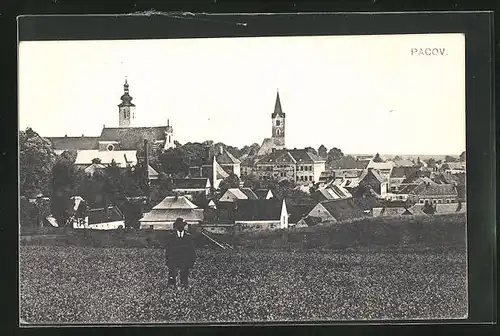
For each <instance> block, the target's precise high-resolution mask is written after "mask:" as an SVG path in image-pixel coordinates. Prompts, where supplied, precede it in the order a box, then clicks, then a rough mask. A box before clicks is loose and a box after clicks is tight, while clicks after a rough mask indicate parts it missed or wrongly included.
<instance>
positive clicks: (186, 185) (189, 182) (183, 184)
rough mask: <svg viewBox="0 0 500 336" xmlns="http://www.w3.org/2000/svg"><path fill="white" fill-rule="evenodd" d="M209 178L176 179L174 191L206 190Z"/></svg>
mask: <svg viewBox="0 0 500 336" xmlns="http://www.w3.org/2000/svg"><path fill="white" fill-rule="evenodd" d="M207 182H208V178H206V177H193V178H185V179H174V180H173V184H174V188H173V189H205V188H206V187H207Z"/></svg>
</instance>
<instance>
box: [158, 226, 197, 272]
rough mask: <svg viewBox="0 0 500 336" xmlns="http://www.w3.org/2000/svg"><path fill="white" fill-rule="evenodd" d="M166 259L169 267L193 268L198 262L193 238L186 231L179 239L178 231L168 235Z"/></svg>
mask: <svg viewBox="0 0 500 336" xmlns="http://www.w3.org/2000/svg"><path fill="white" fill-rule="evenodd" d="M165 259H166V261H167V266H168V267H169V268H171V267H174V266H175V267H177V268H191V267H193V266H194V262H195V260H196V251H195V247H194V240H193V236H191V235H190V234H189V233H188V232H186V231H184V236H183V237H182V238H181V237H178V233H177V230H174V231H172V232H169V233H168V236H167V239H166V242H165Z"/></svg>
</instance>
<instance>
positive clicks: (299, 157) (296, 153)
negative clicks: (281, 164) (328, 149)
mask: <svg viewBox="0 0 500 336" xmlns="http://www.w3.org/2000/svg"><path fill="white" fill-rule="evenodd" d="M288 152H289V153H290V155H292V157H293V158H294V159H295V161H297V163H299V164H300V163H314V162H321V161H323V162H324V161H325V159H322V158H320V157H319V156H317V155H316V154H314V153H311V152H308V151H307V150H305V149H290V150H288Z"/></svg>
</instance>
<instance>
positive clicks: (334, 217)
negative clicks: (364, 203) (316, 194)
mask: <svg viewBox="0 0 500 336" xmlns="http://www.w3.org/2000/svg"><path fill="white" fill-rule="evenodd" d="M308 217H316V218H319V219H321V221H322V222H326V221H328V222H332V223H337V222H344V221H349V220H355V219H359V218H363V217H365V214H364V212H363V210H361V209H360V208H359V207H358V206H357V205H356V203H354V201H353V200H352V199H341V200H328V201H323V202H319V203H318V204H317V205H316V206H315V207H314V208H313V209H312V210H311V211H310V212H309V214H308Z"/></svg>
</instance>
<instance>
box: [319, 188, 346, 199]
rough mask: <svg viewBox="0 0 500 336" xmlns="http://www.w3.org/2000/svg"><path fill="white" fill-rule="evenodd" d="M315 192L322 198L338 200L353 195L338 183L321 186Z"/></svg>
mask: <svg viewBox="0 0 500 336" xmlns="http://www.w3.org/2000/svg"><path fill="white" fill-rule="evenodd" d="M315 194H316V195H318V197H319V199H321V200H337V199H345V198H351V197H352V195H351V193H350V192H348V191H347V190H346V189H344V188H343V187H340V186H338V185H330V186H329V187H327V188H320V189H318V191H317V192H316V193H315Z"/></svg>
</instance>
